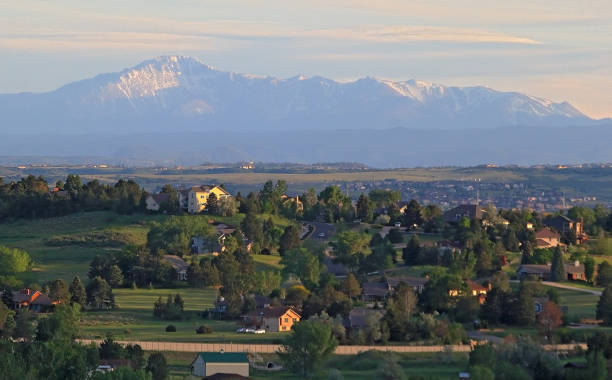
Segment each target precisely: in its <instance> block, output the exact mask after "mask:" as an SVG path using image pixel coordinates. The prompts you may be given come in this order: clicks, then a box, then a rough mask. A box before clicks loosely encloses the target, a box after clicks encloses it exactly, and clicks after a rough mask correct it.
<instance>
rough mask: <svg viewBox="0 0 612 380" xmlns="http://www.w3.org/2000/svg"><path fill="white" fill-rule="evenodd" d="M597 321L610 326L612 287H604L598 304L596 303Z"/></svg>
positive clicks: (611, 319) (611, 320)
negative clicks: (599, 320)
mask: <svg viewBox="0 0 612 380" xmlns="http://www.w3.org/2000/svg"><path fill="white" fill-rule="evenodd" d="M597 319H601V320H603V324H604V325H607V326H612V286H611V285H608V286H606V287H605V289H604V290H603V292H602V293H601V296H600V297H599V302H597Z"/></svg>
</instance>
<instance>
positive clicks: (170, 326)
mask: <svg viewBox="0 0 612 380" xmlns="http://www.w3.org/2000/svg"><path fill="white" fill-rule="evenodd" d="M166 332H176V326H174V325H168V326H166Z"/></svg>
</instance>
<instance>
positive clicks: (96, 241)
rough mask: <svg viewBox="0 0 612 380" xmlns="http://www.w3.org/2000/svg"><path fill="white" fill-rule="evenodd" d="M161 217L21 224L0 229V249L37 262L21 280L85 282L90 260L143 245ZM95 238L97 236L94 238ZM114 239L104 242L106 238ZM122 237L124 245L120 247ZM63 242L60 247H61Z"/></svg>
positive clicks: (105, 216)
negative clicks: (26, 254)
mask: <svg viewBox="0 0 612 380" xmlns="http://www.w3.org/2000/svg"><path fill="white" fill-rule="evenodd" d="M163 218H165V216H161V215H117V214H115V213H113V212H106V211H104V212H89V213H79V214H73V215H69V216H63V217H58V218H50V219H37V220H20V221H17V222H12V223H4V224H2V225H0V245H6V246H9V247H15V248H20V249H24V250H26V251H27V252H29V253H30V255H31V256H32V259H33V260H34V264H35V265H34V268H33V270H32V271H31V272H27V273H23V274H21V275H19V276H18V278H19V279H21V280H24V281H25V282H26V283H29V282H37V283H42V282H45V281H48V280H52V279H56V278H63V279H65V280H67V281H70V280H72V278H73V277H74V276H75V275H79V276H81V278H84V277H86V276H87V269H88V266H89V262H90V261H91V259H92V258H93V257H94V256H95V255H97V254H102V253H105V252H108V250H112V249H119V247H120V246H121V245H122V244H124V243H128V242H129V243H134V244H144V243H145V242H146V234H147V232H148V229H149V228H148V223H149V222H151V221H153V220H161V219H163ZM92 236H98V238H93V239H92ZM105 236H106V237H107V238H108V237H111V238H108V240H106V241H104V237H105ZM116 236H121V239H122V241H123V243H121V244H118V243H117V241H116V240H117V239H115V238H112V237H116ZM60 242H61V243H60Z"/></svg>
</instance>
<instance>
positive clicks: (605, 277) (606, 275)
mask: <svg viewBox="0 0 612 380" xmlns="http://www.w3.org/2000/svg"><path fill="white" fill-rule="evenodd" d="M596 283H597V286H603V287H606V286H609V285H612V265H610V263H609V262H607V261H602V262H601V263H600V264H599V265H598V266H597V280H596Z"/></svg>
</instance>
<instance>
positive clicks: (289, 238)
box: [278, 224, 301, 256]
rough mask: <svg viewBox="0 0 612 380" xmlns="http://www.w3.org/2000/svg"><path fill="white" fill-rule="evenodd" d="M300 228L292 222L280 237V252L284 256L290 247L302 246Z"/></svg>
mask: <svg viewBox="0 0 612 380" xmlns="http://www.w3.org/2000/svg"><path fill="white" fill-rule="evenodd" d="M300 230H301V229H300V228H299V227H298V226H296V225H294V224H291V225H289V226H287V228H285V232H283V235H282V236H281V237H280V241H279V242H278V253H279V254H280V255H281V256H282V255H284V254H285V252H287V251H288V250H290V249H295V248H297V247H299V246H300Z"/></svg>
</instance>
